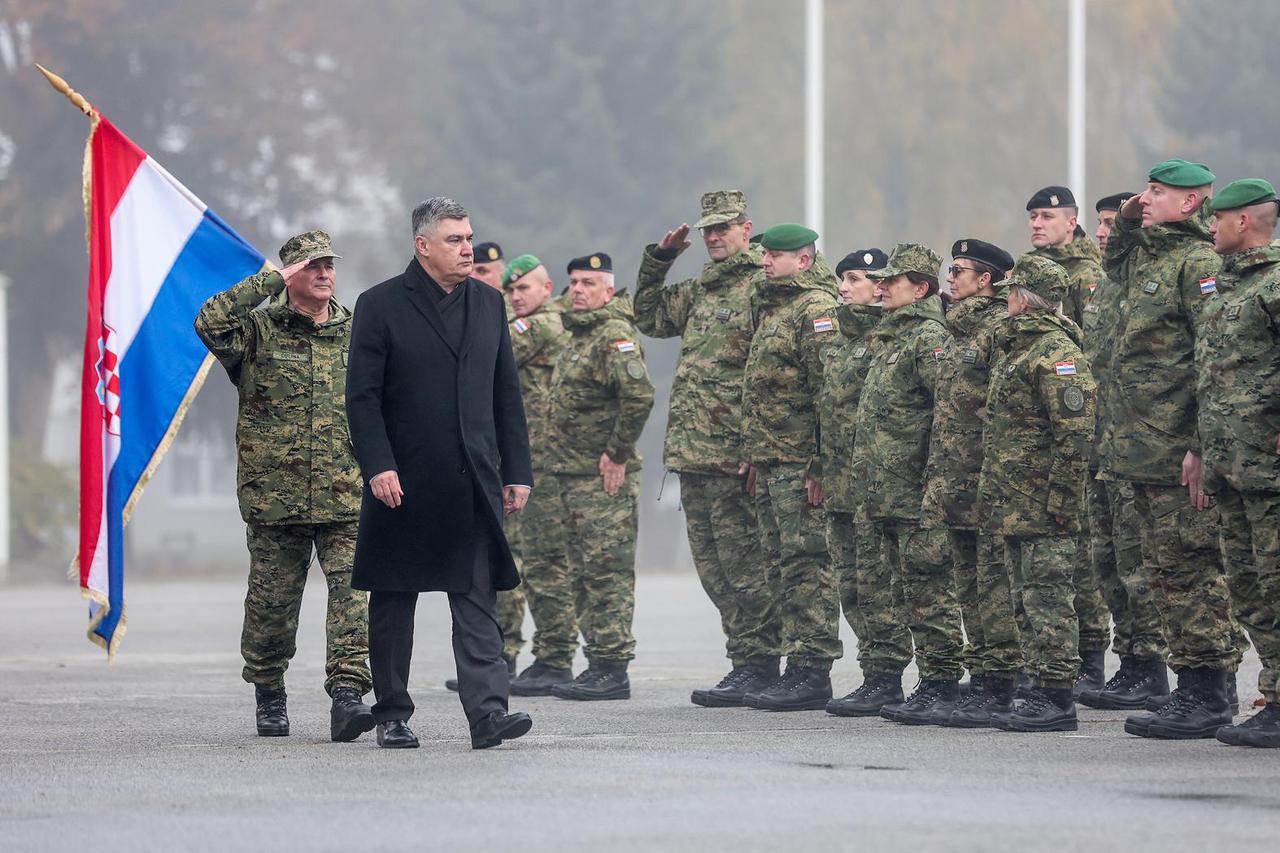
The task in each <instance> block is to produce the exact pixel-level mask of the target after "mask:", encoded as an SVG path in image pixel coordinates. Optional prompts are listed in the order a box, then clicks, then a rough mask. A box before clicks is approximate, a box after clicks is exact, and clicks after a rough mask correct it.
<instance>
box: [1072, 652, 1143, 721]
mask: <svg viewBox="0 0 1280 853" xmlns="http://www.w3.org/2000/svg"><path fill="white" fill-rule="evenodd" d="M1134 660H1136V658H1134V657H1133V656H1132V655H1121V656H1120V668H1119V669H1118V670H1116V674H1115V675H1113V676H1111V678H1110V679H1109V680H1108V681H1107V683H1106V684H1104V685H1102V687H1100V688H1098V689H1096V690H1082V691H1080V695H1079V696H1077V697H1076V704H1079V705H1086V706H1088V707H1090V708H1101V707H1102V706H1101V705H1099V704H1098V703H1099V702H1100V701H1102V700H1101V699H1100V698H1099V696H1100V695H1101V694H1102V693H1103V692H1111V693H1116V692H1123V691H1124V690H1127V689H1128V687H1127V685H1128V684H1129V682H1131V681H1132V680H1133V678H1134V669H1133V662H1134Z"/></svg>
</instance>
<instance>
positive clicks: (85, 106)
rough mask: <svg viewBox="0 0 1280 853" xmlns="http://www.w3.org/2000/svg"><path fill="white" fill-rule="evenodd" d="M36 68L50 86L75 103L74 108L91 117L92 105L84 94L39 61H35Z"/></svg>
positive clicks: (92, 113) (92, 112) (93, 113)
mask: <svg viewBox="0 0 1280 853" xmlns="http://www.w3.org/2000/svg"><path fill="white" fill-rule="evenodd" d="M36 68H38V69H39V70H40V73H41V74H43V75H44V79H46V80H48V81H49V85H50V86H52V87H53V88H55V89H57V90H58V91H59V92H61V93H62V94H64V95H66V96H67V100H68V101H70V102H71V103H73V104H75V106H76V109H78V110H80V112H82V113H84V114H85V115H87V116H89V117H90V118H92V117H93V116H94V115H95V112H94V109H93V105H92V104H90V103H89V102H88V101H87V100H85V97H84V95H82V94H80V93H79V92H77V91H76V90H75V89H72V88H71V85H70V84H69V83H67V81H66V80H64V79H62V78H61V77H59V76H58V75H57V74H54V73H53V72H52V71H50V70H49V69H48V68H45V67H44V66H43V65H41V64H40V63H39V62H37V63H36Z"/></svg>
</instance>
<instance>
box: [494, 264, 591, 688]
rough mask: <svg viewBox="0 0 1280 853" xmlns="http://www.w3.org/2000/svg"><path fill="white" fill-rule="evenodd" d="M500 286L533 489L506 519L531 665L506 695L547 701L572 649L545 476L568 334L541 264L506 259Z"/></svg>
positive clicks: (565, 569) (567, 589)
mask: <svg viewBox="0 0 1280 853" xmlns="http://www.w3.org/2000/svg"><path fill="white" fill-rule="evenodd" d="M503 288H504V289H505V290H506V292H507V301H508V302H509V303H510V306H511V308H512V310H513V311H514V312H515V319H513V320H512V321H511V323H510V327H511V346H512V348H513V349H514V350H515V355H516V368H517V370H519V372H520V393H521V395H522V396H523V397H524V405H525V411H526V413H527V417H526V420H527V421H528V424H529V450H530V453H531V454H532V456H533V475H534V479H535V481H536V483H537V489H535V490H534V492H530V493H529V503H527V504H526V505H525V508H524V510H523V511H522V512H520V513H519V514H516V515H509V516H507V526H508V527H509V528H510V533H511V535H510V537H509V538H510V540H511V542H512V543H513V545H514V548H515V550H516V551H517V552H518V554H519V559H520V562H521V563H522V565H523V568H522V571H521V576H522V578H523V582H522V583H521V585H520V586H521V588H522V589H523V590H524V591H525V597H526V598H527V599H528V601H529V610H530V611H531V612H532V613H533V626H534V633H533V656H534V662H533V664H531V665H530V666H529V667H527V668H526V669H525V670H524V672H522V673H520V675H519V676H518V677H517V678H515V679H514V680H513V681H512V682H511V693H512V694H513V695H515V696H547V695H550V693H551V688H552V687H554V686H555V685H557V684H565V683H567V682H569V681H572V680H573V671H572V666H573V656H574V653H575V652H577V650H578V621H577V617H576V616H575V614H574V605H573V585H572V584H571V583H570V580H569V565H568V562H567V561H566V557H565V547H564V529H563V525H562V524H561V521H560V517H559V515H558V513H559V511H560V509H559V508H560V489H559V486H558V485H557V484H556V478H555V476H554V475H552V474H548V473H546V467H547V460H546V454H547V430H548V427H547V407H548V405H549V403H550V400H549V397H550V393H551V374H552V371H553V370H554V369H555V365H556V360H557V359H558V358H559V357H560V352H561V350H563V349H564V346H565V344H566V342H567V341H568V337H569V335H568V333H567V332H566V331H565V329H564V323H563V321H562V320H561V311H562V306H561V304H560V302H559V301H557V300H555V299H552V298H551V292H552V290H553V289H554V286H553V285H552V282H551V276H550V275H548V274H547V268H546V267H545V266H543V265H542V261H540V260H538V259H537V258H536V257H534V256H533V255H521V256H519V257H518V258H515V259H514V260H512V261H511V265H510V266H508V267H507V272H506V274H505V275H504V276H503ZM535 493H536V494H535ZM513 521H514V523H513Z"/></svg>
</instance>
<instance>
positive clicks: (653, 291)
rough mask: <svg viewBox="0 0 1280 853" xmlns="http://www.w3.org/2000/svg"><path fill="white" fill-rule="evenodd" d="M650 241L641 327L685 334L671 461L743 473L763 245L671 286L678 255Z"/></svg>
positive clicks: (705, 470) (675, 467)
mask: <svg viewBox="0 0 1280 853" xmlns="http://www.w3.org/2000/svg"><path fill="white" fill-rule="evenodd" d="M656 248H657V244H656V243H654V244H650V245H649V246H648V247H647V248H646V249H645V252H644V258H643V260H641V261H640V274H639V276H638V277H637V279H636V299H635V312H636V328H638V329H639V330H640V331H641V332H643V333H644V334H646V335H649V336H650V337H654V338H674V337H681V338H683V340H682V341H681V344H680V361H679V363H678V364H677V365H676V373H675V378H674V379H673V380H672V382H671V413H670V416H669V417H668V419H667V441H666V448H665V454H664V464H665V465H666V467H667V468H669V469H671V470H672V471H688V472H697V473H702V474H732V475H735V476H736V475H737V473H738V465H739V464H740V463H741V462H742V459H743V456H742V433H741V429H742V372H743V370H744V369H745V367H746V364H747V353H748V352H749V351H750V349H751V291H752V289H753V287H754V284H755V281H756V279H757V278H759V277H760V276H761V275H762V273H761V272H760V249H759V248H758V247H757V246H754V245H753V246H751V248H750V249H748V250H747V251H744V252H739V253H738V254H736V255H734V256H733V257H730V258H726V259H725V260H723V261H712V262H709V263H707V265H706V266H704V267H703V268H702V273H701V274H700V275H699V276H698V277H697V278H690V279H685V280H684V281H681V282H678V283H676V284H673V285H670V286H667V287H664V286H663V282H664V281H665V280H666V276H667V271H668V270H670V269H671V264H672V263H673V261H664V260H660V259H659V258H658V257H656V256H655V254H654V250H655V249H656Z"/></svg>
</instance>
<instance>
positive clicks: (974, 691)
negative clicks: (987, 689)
mask: <svg viewBox="0 0 1280 853" xmlns="http://www.w3.org/2000/svg"><path fill="white" fill-rule="evenodd" d="M983 679H984V676H982V675H972V674H971V675H970V676H969V680H968V681H962V682H960V684H959V685H958V686H959V688H960V699H961V701H963V700H964V699H965V698H966V697H968V696H973V695H978V696H980V695H982V682H983Z"/></svg>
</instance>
